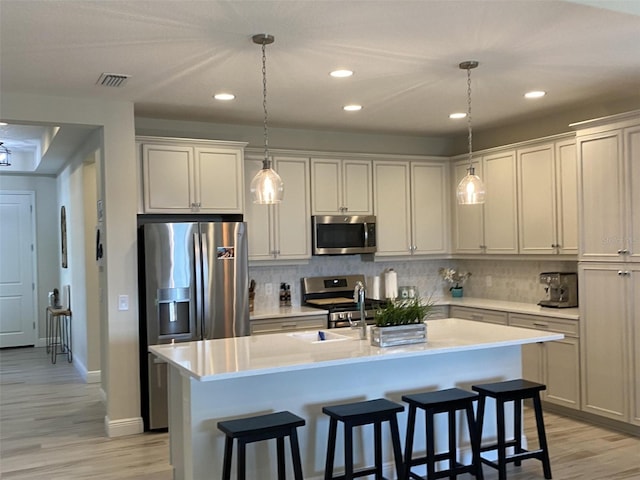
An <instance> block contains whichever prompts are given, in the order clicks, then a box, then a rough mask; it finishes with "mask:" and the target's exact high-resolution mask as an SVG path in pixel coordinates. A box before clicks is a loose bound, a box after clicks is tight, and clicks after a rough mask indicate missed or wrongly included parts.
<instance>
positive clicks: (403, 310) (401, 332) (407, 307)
mask: <svg viewBox="0 0 640 480" xmlns="http://www.w3.org/2000/svg"><path fill="white" fill-rule="evenodd" d="M432 307H433V302H431V300H429V301H427V302H426V303H423V302H422V300H420V299H419V298H417V297H416V298H412V299H408V300H400V301H392V302H389V303H388V304H387V305H386V306H385V307H384V308H380V309H378V310H377V311H376V313H375V314H374V317H373V318H374V325H373V326H372V327H371V345H374V346H376V347H390V346H394V345H407V344H411V343H424V342H426V340H427V331H426V325H425V323H424V320H425V318H426V317H427V316H428V314H429V312H430V311H431V309H432Z"/></svg>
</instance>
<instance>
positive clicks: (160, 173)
mask: <svg viewBox="0 0 640 480" xmlns="http://www.w3.org/2000/svg"><path fill="white" fill-rule="evenodd" d="M137 142H138V144H139V146H140V149H141V150H140V154H141V157H142V178H143V208H144V212H145V213H175V214H180V213H215V214H227V213H229V214H242V213H243V211H244V173H243V172H244V146H245V144H244V143H239V142H219V141H211V140H191V139H179V138H161V137H138V138H137Z"/></svg>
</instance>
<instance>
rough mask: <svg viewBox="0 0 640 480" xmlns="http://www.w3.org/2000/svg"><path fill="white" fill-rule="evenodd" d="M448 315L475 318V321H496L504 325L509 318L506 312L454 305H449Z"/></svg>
mask: <svg viewBox="0 0 640 480" xmlns="http://www.w3.org/2000/svg"><path fill="white" fill-rule="evenodd" d="M449 316H450V317H452V318H462V319H463V320H475V321H476V322H487V323H497V324H499V325H506V324H507V322H508V319H509V314H508V313H507V312H500V311H497V310H485V309H483V308H470V307H458V306H456V305H451V306H450V307H449Z"/></svg>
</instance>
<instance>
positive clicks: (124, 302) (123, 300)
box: [118, 295, 129, 310]
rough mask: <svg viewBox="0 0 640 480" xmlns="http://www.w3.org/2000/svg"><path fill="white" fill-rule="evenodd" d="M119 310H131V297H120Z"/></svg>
mask: <svg viewBox="0 0 640 480" xmlns="http://www.w3.org/2000/svg"><path fill="white" fill-rule="evenodd" d="M118 310H129V295H118Z"/></svg>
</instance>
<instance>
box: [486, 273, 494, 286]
mask: <svg viewBox="0 0 640 480" xmlns="http://www.w3.org/2000/svg"><path fill="white" fill-rule="evenodd" d="M484 281H485V283H486V285H487V287H491V286H492V285H493V278H491V275H487V276H486V277H484Z"/></svg>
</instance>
